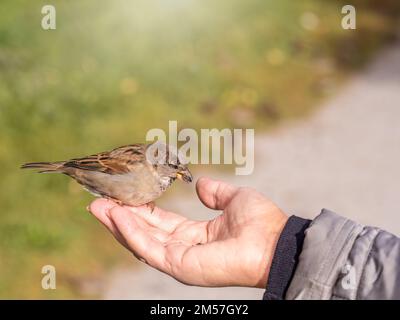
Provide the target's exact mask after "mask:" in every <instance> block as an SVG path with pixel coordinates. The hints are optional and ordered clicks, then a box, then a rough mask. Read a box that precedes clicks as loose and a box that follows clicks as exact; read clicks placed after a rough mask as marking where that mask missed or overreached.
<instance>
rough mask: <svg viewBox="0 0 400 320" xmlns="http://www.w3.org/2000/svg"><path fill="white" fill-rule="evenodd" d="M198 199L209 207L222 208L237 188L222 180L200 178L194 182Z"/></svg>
mask: <svg viewBox="0 0 400 320" xmlns="http://www.w3.org/2000/svg"><path fill="white" fill-rule="evenodd" d="M196 191H197V195H198V196H199V199H200V201H201V202H202V203H203V204H204V205H205V206H206V207H208V208H210V209H216V210H223V209H225V207H226V206H227V205H228V203H229V202H230V201H231V200H232V198H233V196H234V195H235V194H236V192H237V191H238V188H237V187H235V186H233V185H231V184H228V183H226V182H223V181H218V180H212V179H209V178H205V177H203V178H200V179H199V180H198V181H197V184H196Z"/></svg>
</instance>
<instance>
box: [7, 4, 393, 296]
mask: <svg viewBox="0 0 400 320" xmlns="http://www.w3.org/2000/svg"><path fill="white" fill-rule="evenodd" d="M349 3H351V4H353V5H355V6H356V8H357V30H343V29H342V28H341V19H342V14H341V7H342V6H343V5H344V4H349ZM46 4H53V5H54V6H55V7H56V10H57V29H56V30H52V31H44V30H42V28H41V19H42V14H41V8H42V6H43V5H46ZM399 11H400V2H399V1H398V0H385V1H382V0H374V1H373V0H359V1H350V2H349V1H339V0H337V1H333V0H332V1H321V0H302V1H293V0H279V1H278V0H275V1H271V0H247V1H243V0H229V1H228V0H220V1H211V0H202V1H200V0H170V1H162V0H158V1H155V0H146V1H144V0H143V1H142V0H135V1H127V0H126V1H124V0H117V1H99V0H83V1H78V0H74V1H55V0H52V1H29V0H25V1H21V0H13V1H11V0H6V1H4V0H3V1H2V3H1V11H0V177H1V179H0V209H1V212H0V298H92V297H96V296H97V293H96V288H94V289H93V288H92V289H90V288H89V289H88V288H86V287H87V286H85V283H87V281H89V283H96V281H97V280H98V281H101V279H102V278H103V277H104V275H105V274H107V271H108V270H110V269H111V267H112V266H114V265H116V264H121V263H124V261H127V260H128V259H129V260H130V259H131V256H130V255H129V254H128V253H125V252H124V251H123V250H122V249H120V247H119V246H117V244H116V243H115V242H114V241H113V239H112V238H111V236H110V235H109V234H108V233H107V232H105V230H104V229H103V227H102V226H101V225H100V224H99V223H98V222H97V221H95V220H94V219H93V218H92V217H91V216H90V215H89V214H88V213H87V212H86V211H85V207H86V205H87V204H88V203H89V202H90V201H91V200H92V197H91V196H90V195H89V194H87V193H86V192H84V191H83V190H81V187H80V186H79V185H77V184H75V183H74V182H72V181H71V180H69V179H68V178H66V177H64V176H61V175H60V176H58V175H34V174H32V172H25V171H24V172H23V171H21V170H19V165H20V164H22V163H24V162H27V161H43V160H60V159H66V158H70V157H77V156H83V155H87V154H91V153H94V152H98V151H103V150H107V149H109V148H112V147H116V146H119V145H123V144H128V143H134V142H143V141H144V139H145V134H146V132H147V130H148V129H151V128H154V127H159V128H167V126H168V120H178V125H179V126H180V127H181V128H183V127H193V128H201V127H203V128H212V127H217V128H223V127H235V128H237V127H251V128H257V130H262V129H267V128H269V127H271V126H273V125H275V124H276V123H278V122H279V121H281V120H284V119H287V118H291V117H298V116H303V115H305V114H307V113H308V112H310V111H311V110H312V109H313V107H314V106H316V104H317V102H318V101H320V100H321V99H324V98H325V97H327V96H329V95H332V94H334V92H335V90H336V89H337V88H338V87H339V86H340V85H341V84H342V83H343V82H344V81H345V80H346V78H347V77H348V75H349V74H350V73H351V72H353V71H354V70H355V69H357V68H359V67H362V66H363V65H365V63H366V62H367V61H368V60H369V59H370V57H371V56H372V55H373V54H374V52H376V51H377V49H378V48H380V47H381V46H382V45H383V44H385V43H387V42H390V41H391V40H393V38H394V37H395V36H396V31H397V30H398V23H397V17H398V16H399ZM46 264H52V265H54V266H56V268H57V290H47V291H46V290H42V288H41V286H40V281H41V278H42V274H41V273H40V270H41V268H42V266H43V265H46ZM88 279H89V280H88ZM91 279H94V281H92V282H90V280H91ZM89 287H90V286H89Z"/></svg>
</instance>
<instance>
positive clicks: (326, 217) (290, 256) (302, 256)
mask: <svg viewBox="0 0 400 320" xmlns="http://www.w3.org/2000/svg"><path fill="white" fill-rule="evenodd" d="M297 219H298V218H295V217H292V218H291V219H289V221H288V223H287V224H286V226H285V228H284V230H283V232H282V235H281V237H280V239H279V241H278V246H277V248H276V252H275V255H274V259H273V262H272V266H271V271H270V277H269V279H268V282H267V290H266V292H265V295H264V299H399V298H400V270H399V268H400V239H399V238H397V237H396V236H394V235H392V234H390V233H388V232H385V231H382V230H380V229H378V228H373V227H365V226H363V225H360V224H358V223H356V222H353V221H351V220H348V219H346V218H344V217H340V216H338V215H336V214H334V213H333V212H330V211H328V210H323V211H322V212H321V214H320V215H319V216H318V217H317V218H316V219H315V220H314V221H313V222H312V223H311V224H310V225H309V226H308V225H307V220H297ZM296 220H297V222H296ZM302 223H303V229H304V227H306V230H303V229H302V228H300V226H301V224H302ZM291 224H292V225H293V224H295V225H296V224H297V229H296V228H293V226H291ZM295 239H297V240H296V241H297V242H296V241H295ZM302 240H303V241H302ZM288 279H289V280H288Z"/></svg>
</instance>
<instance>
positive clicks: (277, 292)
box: [263, 216, 311, 300]
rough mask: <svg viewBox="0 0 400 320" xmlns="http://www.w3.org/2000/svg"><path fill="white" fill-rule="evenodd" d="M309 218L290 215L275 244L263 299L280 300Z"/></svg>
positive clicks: (286, 286)
mask: <svg viewBox="0 0 400 320" xmlns="http://www.w3.org/2000/svg"><path fill="white" fill-rule="evenodd" d="M310 223H311V220H307V219H303V218H299V217H296V216H291V217H290V218H289V219H288V221H287V222H286V225H285V227H284V228H283V230H282V233H281V235H280V237H279V240H278V244H277V245H276V249H275V254H274V257H273V260H272V263H271V269H270V271H269V276H268V280H267V290H266V291H265V293H264V296H263V300H282V299H284V298H285V295H286V291H287V289H288V287H289V284H290V281H291V280H292V277H293V274H294V271H295V270H296V266H297V263H298V260H299V256H300V253H301V249H302V247H303V241H304V237H305V234H304V231H305V230H306V229H307V228H308V226H309V225H310Z"/></svg>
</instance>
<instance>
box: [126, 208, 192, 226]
mask: <svg viewBox="0 0 400 320" xmlns="http://www.w3.org/2000/svg"><path fill="white" fill-rule="evenodd" d="M126 208H128V209H129V210H131V211H132V212H133V213H135V214H137V215H138V216H140V217H141V218H143V219H144V220H145V221H146V222H147V223H148V224H149V225H151V226H154V227H157V228H160V229H161V230H164V231H166V232H172V231H174V230H175V229H176V227H177V226H178V225H179V224H181V223H182V222H184V221H185V220H186V218H184V217H182V216H180V215H178V214H175V213H172V212H169V211H165V210H163V209H161V208H158V207H154V210H153V212H151V209H150V208H149V207H148V206H140V207H126Z"/></svg>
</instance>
